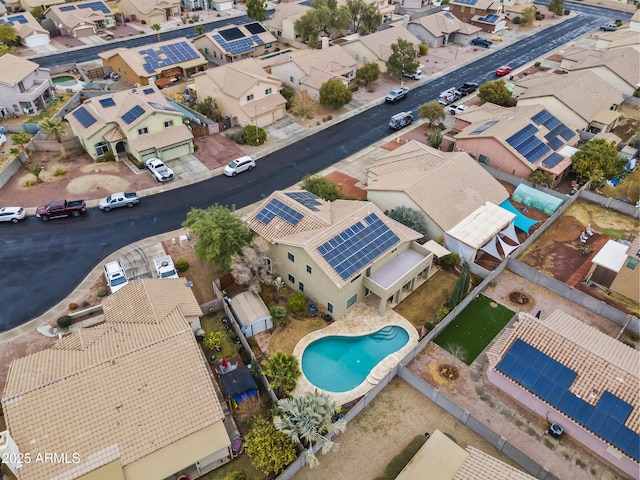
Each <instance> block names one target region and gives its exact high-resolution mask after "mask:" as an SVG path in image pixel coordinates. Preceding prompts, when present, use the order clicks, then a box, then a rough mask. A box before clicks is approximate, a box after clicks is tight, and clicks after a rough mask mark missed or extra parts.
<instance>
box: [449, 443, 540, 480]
mask: <svg viewBox="0 0 640 480" xmlns="http://www.w3.org/2000/svg"><path fill="white" fill-rule="evenodd" d="M466 450H467V452H469V456H468V457H467V459H466V460H465V461H464V463H463V464H462V466H461V467H460V470H458V471H457V472H456V474H455V475H454V477H453V479H452V480H477V479H479V478H486V479H489V478H490V479H491V480H534V479H535V478H536V477H532V476H531V475H529V474H528V473H525V472H523V471H521V470H518V469H517V468H515V467H512V466H511V465H509V464H507V463H504V462H503V461H501V460H498V459H497V458H496V457H492V456H491V455H489V454H488V453H485V452H483V451H482V450H478V449H477V448H475V447H472V446H471V445H469V446H467V448H466Z"/></svg>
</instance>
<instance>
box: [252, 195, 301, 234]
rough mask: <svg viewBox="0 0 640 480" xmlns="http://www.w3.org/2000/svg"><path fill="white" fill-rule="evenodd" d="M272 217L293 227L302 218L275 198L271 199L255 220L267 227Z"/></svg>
mask: <svg viewBox="0 0 640 480" xmlns="http://www.w3.org/2000/svg"><path fill="white" fill-rule="evenodd" d="M273 217H280V218H281V219H283V220H284V221H285V222H287V223H289V224H290V225H293V226H294V227H295V226H296V225H297V224H298V223H299V222H300V220H302V219H303V218H304V215H302V214H301V213H300V212H298V211H296V210H294V209H293V208H291V207H290V206H288V205H285V204H284V203H282V202H281V201H280V200H278V199H277V198H272V199H271V200H270V201H269V203H267V204H266V205H265V206H264V207H263V208H262V210H260V211H259V212H258V214H257V215H256V220H258V221H259V222H262V223H264V224H265V225H268V224H269V222H270V221H271V220H273Z"/></svg>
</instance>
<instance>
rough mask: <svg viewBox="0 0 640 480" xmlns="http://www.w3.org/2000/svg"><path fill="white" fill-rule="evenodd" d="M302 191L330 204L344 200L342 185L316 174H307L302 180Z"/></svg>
mask: <svg viewBox="0 0 640 480" xmlns="http://www.w3.org/2000/svg"><path fill="white" fill-rule="evenodd" d="M302 189H303V190H306V191H307V192H311V193H313V194H314V195H316V196H318V197H320V198H322V199H324V200H326V201H328V202H333V201H334V200H338V199H340V198H342V188H341V187H340V185H338V184H337V183H336V182H332V181H331V180H329V179H328V178H325V177H323V176H322V175H320V174H319V173H314V174H313V175H312V174H310V173H307V174H306V175H305V176H304V177H303V178H302Z"/></svg>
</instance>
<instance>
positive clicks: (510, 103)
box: [506, 96, 518, 107]
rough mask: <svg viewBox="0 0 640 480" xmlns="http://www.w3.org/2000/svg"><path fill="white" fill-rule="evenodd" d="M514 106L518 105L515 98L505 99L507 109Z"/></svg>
mask: <svg viewBox="0 0 640 480" xmlns="http://www.w3.org/2000/svg"><path fill="white" fill-rule="evenodd" d="M516 105H518V98H517V97H513V96H511V97H509V98H507V105H506V106H507V107H515V106H516Z"/></svg>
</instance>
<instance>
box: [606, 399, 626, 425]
mask: <svg viewBox="0 0 640 480" xmlns="http://www.w3.org/2000/svg"><path fill="white" fill-rule="evenodd" d="M605 393H608V392H605ZM632 410H633V407H632V406H631V405H629V404H628V403H627V402H625V401H624V400H622V399H618V403H617V404H616V406H615V407H613V410H612V411H611V413H610V414H609V415H610V416H611V418H613V419H614V420H616V421H618V422H620V423H624V422H626V421H627V417H629V415H631V412H632Z"/></svg>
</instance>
